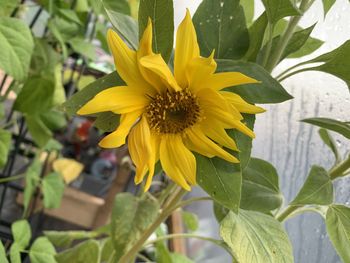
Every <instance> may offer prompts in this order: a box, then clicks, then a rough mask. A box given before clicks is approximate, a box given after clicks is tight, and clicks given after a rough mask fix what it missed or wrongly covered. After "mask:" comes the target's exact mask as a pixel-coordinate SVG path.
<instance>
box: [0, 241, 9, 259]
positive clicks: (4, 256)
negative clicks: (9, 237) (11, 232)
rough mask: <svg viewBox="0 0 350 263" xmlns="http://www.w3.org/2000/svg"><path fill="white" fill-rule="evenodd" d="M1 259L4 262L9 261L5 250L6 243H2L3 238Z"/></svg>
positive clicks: (0, 246)
mask: <svg viewBox="0 0 350 263" xmlns="http://www.w3.org/2000/svg"><path fill="white" fill-rule="evenodd" d="M0 261H1V262H3V263H9V261H8V260H7V257H6V251H5V248H4V245H3V244H2V242H1V240H0Z"/></svg>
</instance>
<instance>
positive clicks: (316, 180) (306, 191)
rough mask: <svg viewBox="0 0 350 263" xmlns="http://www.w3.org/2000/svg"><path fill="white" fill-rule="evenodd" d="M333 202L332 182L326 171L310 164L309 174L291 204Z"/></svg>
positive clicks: (323, 203)
mask: <svg viewBox="0 0 350 263" xmlns="http://www.w3.org/2000/svg"><path fill="white" fill-rule="evenodd" d="M332 202H333V183H332V180H331V178H330V177H329V175H328V172H327V171H326V170H325V169H324V168H322V167H319V166H312V168H311V171H310V173H309V176H308V177H307V179H306V181H305V183H304V185H303V187H302V188H301V189H300V191H299V193H298V195H297V196H296V197H295V199H294V200H293V201H292V203H291V205H315V204H316V205H329V204H331V203H332Z"/></svg>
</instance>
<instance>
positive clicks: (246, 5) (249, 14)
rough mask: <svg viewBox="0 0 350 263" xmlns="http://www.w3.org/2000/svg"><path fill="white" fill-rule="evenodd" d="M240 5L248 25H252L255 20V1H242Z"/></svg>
mask: <svg viewBox="0 0 350 263" xmlns="http://www.w3.org/2000/svg"><path fill="white" fill-rule="evenodd" d="M239 3H240V5H241V6H242V7H243V10H244V15H245V19H246V22H247V25H250V24H251V23H252V21H253V18H254V1H253V0H240V1H239ZM249 42H250V41H249Z"/></svg>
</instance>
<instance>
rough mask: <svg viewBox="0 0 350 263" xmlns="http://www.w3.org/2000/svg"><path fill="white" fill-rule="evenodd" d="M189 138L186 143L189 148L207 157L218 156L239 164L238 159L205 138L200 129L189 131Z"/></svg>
mask: <svg viewBox="0 0 350 263" xmlns="http://www.w3.org/2000/svg"><path fill="white" fill-rule="evenodd" d="M187 138H188V141H186V142H187V143H188V145H189V148H190V149H191V150H193V151H195V152H198V153H199V154H202V155H204V156H207V157H211V156H218V157H220V158H222V159H224V160H226V161H228V162H231V163H238V162H239V161H238V160H237V158H236V157H234V156H232V155H231V154H229V153H228V152H226V151H225V150H224V149H222V148H221V147H220V146H219V145H217V144H216V143H214V142H213V141H212V140H210V139H209V138H208V137H207V136H205V135H204V133H203V131H201V130H200V129H199V128H192V129H188V131H187Z"/></svg>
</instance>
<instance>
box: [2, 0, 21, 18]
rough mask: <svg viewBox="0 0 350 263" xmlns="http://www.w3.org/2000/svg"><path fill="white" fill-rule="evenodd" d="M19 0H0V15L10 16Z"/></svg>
mask: <svg viewBox="0 0 350 263" xmlns="http://www.w3.org/2000/svg"><path fill="white" fill-rule="evenodd" d="M19 2H20V0H13V1H8V0H0V17H4V16H10V15H11V13H12V12H13V11H14V9H15V8H16V7H17V6H18V4H19Z"/></svg>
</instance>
